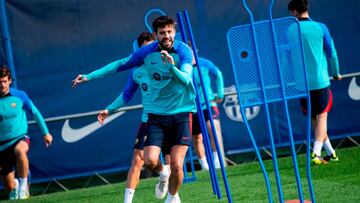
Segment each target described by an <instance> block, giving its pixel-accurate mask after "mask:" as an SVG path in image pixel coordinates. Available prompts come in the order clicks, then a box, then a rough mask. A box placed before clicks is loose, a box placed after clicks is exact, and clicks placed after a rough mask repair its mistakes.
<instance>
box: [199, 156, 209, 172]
mask: <svg viewBox="0 0 360 203" xmlns="http://www.w3.org/2000/svg"><path fill="white" fill-rule="evenodd" d="M199 162H200V165H201V168H202V169H203V170H207V171H208V170H209V164H208V162H207V161H206V157H203V158H201V159H199Z"/></svg>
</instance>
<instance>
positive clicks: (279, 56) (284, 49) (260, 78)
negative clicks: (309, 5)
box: [227, 18, 307, 106]
mask: <svg viewBox="0 0 360 203" xmlns="http://www.w3.org/2000/svg"><path fill="white" fill-rule="evenodd" d="M273 25H274V34H275V39H274V34H273V31H272V29H271V22H270V21H261V22H255V23H254V32H255V33H253V31H252V26H251V25H243V26H237V27H233V28H230V30H229V31H228V34H227V39H228V45H229V50H230V55H231V61H232V64H233V69H234V74H235V81H236V86H237V91H238V94H239V96H240V104H241V105H242V106H253V105H259V104H261V103H264V102H268V103H269V102H273V101H279V100H283V99H284V98H283V88H282V83H281V77H280V76H282V79H283V81H282V82H283V85H284V90H285V97H286V98H288V97H297V96H304V95H306V94H307V87H306V84H307V83H306V78H305V71H304V70H305V66H304V62H303V60H302V59H303V53H302V50H301V44H300V43H301V41H300V36H299V24H298V22H297V21H296V19H294V18H282V19H277V20H274V21H273ZM254 36H255V39H256V40H254ZM275 44H276V46H275ZM276 47H277V49H276ZM263 86H264V93H263V92H262V91H263V88H262V87H263ZM263 95H265V97H264V96H263Z"/></svg>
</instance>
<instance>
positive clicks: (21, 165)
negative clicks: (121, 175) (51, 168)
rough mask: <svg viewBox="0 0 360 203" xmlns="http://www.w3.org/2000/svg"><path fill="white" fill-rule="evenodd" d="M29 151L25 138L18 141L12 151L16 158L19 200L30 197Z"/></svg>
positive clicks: (27, 141)
mask: <svg viewBox="0 0 360 203" xmlns="http://www.w3.org/2000/svg"><path fill="white" fill-rule="evenodd" d="M28 151H29V140H28V139H27V138H25V139H22V140H20V141H19V142H18V143H17V144H16V146H15V149H14V152H15V156H16V170H17V175H18V177H19V198H20V199H28V198H29V197H30V193H29V185H28V179H27V177H28V174H29V159H28V157H27V153H28Z"/></svg>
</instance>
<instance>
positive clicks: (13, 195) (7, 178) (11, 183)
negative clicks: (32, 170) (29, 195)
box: [1, 171, 19, 200]
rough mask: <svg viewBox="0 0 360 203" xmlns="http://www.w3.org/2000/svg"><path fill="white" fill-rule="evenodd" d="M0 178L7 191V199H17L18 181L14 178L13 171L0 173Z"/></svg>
mask: <svg viewBox="0 0 360 203" xmlns="http://www.w3.org/2000/svg"><path fill="white" fill-rule="evenodd" d="M1 180H2V183H3V185H4V188H5V190H6V191H8V192H9V199H10V200H15V199H19V181H18V180H17V179H16V178H15V171H11V172H9V173H7V174H6V175H1Z"/></svg>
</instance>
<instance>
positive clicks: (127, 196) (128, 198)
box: [124, 188, 135, 203]
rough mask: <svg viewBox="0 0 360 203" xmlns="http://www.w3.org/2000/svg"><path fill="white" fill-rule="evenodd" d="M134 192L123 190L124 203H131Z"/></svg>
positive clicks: (128, 189) (127, 189)
mask: <svg viewBox="0 0 360 203" xmlns="http://www.w3.org/2000/svg"><path fill="white" fill-rule="evenodd" d="M134 194H135V190H133V189H130V188H126V189H125V197H124V203H132V199H133V197H134Z"/></svg>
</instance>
